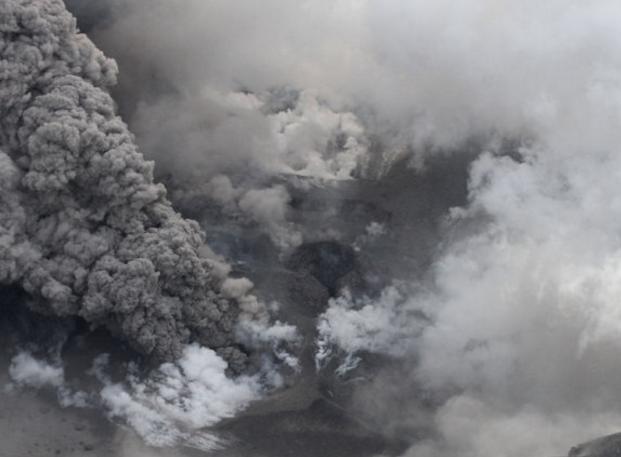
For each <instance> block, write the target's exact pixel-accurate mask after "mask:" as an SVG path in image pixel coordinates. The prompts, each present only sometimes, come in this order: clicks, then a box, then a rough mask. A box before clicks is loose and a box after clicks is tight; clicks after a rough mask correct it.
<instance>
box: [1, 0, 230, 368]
mask: <svg viewBox="0 0 621 457" xmlns="http://www.w3.org/2000/svg"><path fill="white" fill-rule="evenodd" d="M116 73H117V68H116V65H115V63H114V62H113V61H112V60H110V59H107V58H106V57H105V56H104V55H103V54H102V53H101V52H100V51H99V50H98V49H97V48H96V47H95V46H94V45H93V44H92V43H91V41H90V40H89V39H88V38H87V37H86V36H85V35H83V34H80V33H78V31H77V30H76V24H75V20H74V18H73V17H72V16H71V15H70V14H69V13H68V12H67V11H66V9H65V6H64V4H63V2H62V1H61V0H3V1H2V2H0V284H3V285H17V286H19V287H21V288H22V289H23V290H24V291H25V292H27V294H28V295H29V297H30V299H29V301H28V303H29V306H31V308H32V309H34V310H36V311H38V312H40V313H45V314H49V315H56V316H79V317H81V318H83V319H85V320H86V321H87V322H89V323H91V324H92V325H95V326H97V325H103V326H106V327H107V328H109V329H110V330H111V331H113V332H114V333H115V334H117V335H119V336H121V337H122V338H124V339H125V340H127V341H128V342H129V343H130V344H131V345H132V346H133V347H135V348H136V349H138V350H140V351H141V352H143V353H145V354H151V355H154V356H156V357H158V358H164V359H168V358H171V357H174V356H175V355H178V354H179V352H180V348H181V346H182V345H183V344H184V343H186V342H188V341H189V340H191V339H198V340H199V341H200V342H201V343H203V344H206V345H208V346H210V347H214V348H224V347H227V346H228V345H229V344H230V343H231V336H230V335H231V333H232V332H231V330H232V327H233V325H234V322H235V320H236V313H237V311H236V306H235V304H234V303H233V302H231V301H229V300H226V299H224V298H222V297H220V296H219V295H218V293H217V292H216V290H217V288H218V284H219V279H218V278H216V275H214V274H213V273H212V271H213V269H212V265H211V263H210V262H209V260H208V259H206V258H203V257H202V256H201V255H200V253H199V252H200V251H201V246H202V245H203V241H204V240H203V234H202V232H201V231H200V229H199V227H198V225H197V224H196V223H195V222H193V221H190V220H186V219H183V218H182V217H181V216H180V215H179V214H178V213H177V212H175V211H174V210H173V208H172V206H171V204H170V202H169V201H168V199H167V198H166V191H165V189H164V187H163V186H161V185H158V184H155V183H154V181H153V164H152V163H150V162H147V161H145V160H144V158H143V156H142V154H141V153H140V152H139V151H138V150H137V148H136V145H135V143H134V139H133V136H132V135H131V133H130V132H129V131H128V129H127V127H126V125H125V124H124V123H123V122H122V121H121V119H120V118H119V117H118V116H117V115H116V114H115V105H114V103H113V101H112V99H111V97H110V95H109V94H108V87H109V86H111V85H113V84H114V83H115V81H116ZM174 153H175V151H171V154H174Z"/></svg>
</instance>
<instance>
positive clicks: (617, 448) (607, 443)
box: [569, 433, 621, 457]
mask: <svg viewBox="0 0 621 457" xmlns="http://www.w3.org/2000/svg"><path fill="white" fill-rule="evenodd" d="M569 457H621V433H615V434H614V435H608V436H604V437H603V438H598V439H596V440H593V441H589V442H587V443H583V444H580V445H578V446H575V447H573V448H571V450H570V451H569Z"/></svg>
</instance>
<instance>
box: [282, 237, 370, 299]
mask: <svg viewBox="0 0 621 457" xmlns="http://www.w3.org/2000/svg"><path fill="white" fill-rule="evenodd" d="M287 266H288V267H289V268H290V269H291V270H293V271H298V272H306V273H308V274H310V275H311V276H313V277H314V278H316V279H317V281H319V282H320V283H321V284H323V286H324V287H326V288H327V289H328V291H329V292H330V294H331V295H335V294H336V293H337V292H338V289H339V285H340V284H339V283H340V280H341V279H342V278H343V277H345V276H346V275H350V276H351V274H352V272H355V271H356V270H357V269H358V260H357V258H356V253H355V251H354V250H353V249H352V248H351V247H350V246H346V245H343V244H340V243H337V242H336V241H319V242H315V243H306V244H303V245H302V246H300V247H299V248H298V249H296V251H295V252H294V253H293V254H292V255H291V257H290V258H289V261H288V262H287Z"/></svg>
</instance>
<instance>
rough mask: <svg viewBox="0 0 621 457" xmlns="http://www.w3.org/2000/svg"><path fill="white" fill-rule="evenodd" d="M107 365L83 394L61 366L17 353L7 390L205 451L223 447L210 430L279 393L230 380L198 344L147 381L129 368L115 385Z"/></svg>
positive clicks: (153, 441) (258, 383)
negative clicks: (51, 397)
mask: <svg viewBox="0 0 621 457" xmlns="http://www.w3.org/2000/svg"><path fill="white" fill-rule="evenodd" d="M108 364H109V356H108V355H107V354H102V355H100V356H98V357H97V358H95V359H94V360H93V366H92V368H91V370H90V372H89V373H90V374H91V375H93V376H95V377H96V379H97V381H98V382H99V384H100V386H101V387H100V388H95V387H91V388H90V389H89V390H88V391H86V392H85V391H80V390H76V389H75V388H73V387H72V383H71V382H70V381H68V380H67V379H66V376H65V370H64V366H63V363H62V361H61V360H58V361H49V360H46V359H43V358H36V357H34V356H33V355H32V354H30V353H28V352H19V353H18V354H17V355H15V356H14V357H13V359H12V361H11V365H10V367H9V375H10V378H11V380H12V382H13V384H12V385H9V387H11V388H14V387H15V386H19V387H30V388H35V389H41V388H50V389H52V390H54V391H55V392H56V394H57V396H58V399H59V401H60V404H61V405H62V406H63V407H74V408H94V407H98V408H102V409H103V410H104V411H105V412H106V414H107V415H108V416H109V417H110V418H112V419H113V420H117V421H120V422H121V423H123V424H126V425H128V426H129V427H131V429H132V430H133V431H134V432H135V433H136V434H137V435H138V436H140V437H141V438H142V439H143V440H144V442H145V443H146V444H148V445H150V446H154V447H167V448H170V447H173V446H176V445H180V444H181V445H183V446H186V447H191V448H196V449H200V450H204V451H209V450H213V449H216V448H220V447H222V445H223V444H224V441H223V440H222V439H221V438H219V437H218V436H217V435H216V434H215V433H213V432H210V431H209V429H208V427H210V426H213V425H215V424H216V423H218V422H220V421H221V420H222V419H226V418H229V417H232V416H233V415H235V414H236V413H237V412H239V411H240V410H242V409H243V408H245V407H246V406H247V405H248V404H249V403H250V402H251V401H253V400H257V399H259V398H260V397H261V395H262V394H263V393H264V392H265V391H266V389H267V388H274V387H277V386H276V385H268V384H266V383H265V382H264V381H262V380H261V379H260V377H261V375H255V376H240V377H238V378H236V379H231V378H229V377H227V375H226V370H227V368H228V365H227V363H226V362H225V361H224V360H223V359H222V358H220V357H219V356H218V355H217V354H216V353H215V352H214V351H213V350H211V349H207V348H204V347H200V346H198V345H196V344H193V345H189V346H186V347H184V349H183V353H182V356H181V357H180V358H179V359H178V360H176V361H175V362H174V363H172V362H168V363H164V364H162V365H160V366H159V367H158V368H157V369H156V370H153V371H152V372H150V373H149V374H148V376H146V377H145V376H144V375H142V376H139V375H138V373H137V372H136V367H134V368H133V369H131V367H130V370H129V373H128V375H127V377H126V378H125V379H122V380H121V381H120V382H113V381H112V380H111V378H110V375H109V374H108V371H109V367H108Z"/></svg>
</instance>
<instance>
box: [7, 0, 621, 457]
mask: <svg viewBox="0 0 621 457" xmlns="http://www.w3.org/2000/svg"><path fill="white" fill-rule="evenodd" d="M66 4H67V6H68V7H69V8H70V9H71V10H72V11H74V12H75V13H76V14H77V15H78V17H79V19H80V21H81V26H82V27H83V28H84V29H86V30H87V31H88V34H89V37H90V38H91V39H93V40H94V42H96V43H97V46H98V47H100V48H101V49H103V50H104V52H106V54H109V55H111V56H113V57H114V58H115V59H116V60H117V61H118V63H119V66H120V68H121V73H120V76H119V81H118V84H116V83H117V81H116V79H117V69H116V64H115V63H114V62H113V61H112V60H110V59H108V58H106V57H104V55H103V54H102V52H101V51H99V50H98V49H97V48H96V47H95V46H94V45H93V43H92V42H91V41H90V40H89V38H87V37H86V36H85V35H83V34H81V33H79V32H78V31H77V29H76V25H75V21H74V19H73V18H72V16H71V15H70V14H69V13H67V12H66V10H65V6H64V5H63V3H62V2H61V1H60V0H4V2H3V3H2V4H0V33H1V36H0V102H1V103H0V110H1V116H0V186H1V194H0V283H2V284H6V285H19V286H20V287H21V288H23V289H24V290H25V291H26V292H27V293H28V303H27V304H28V306H29V307H30V308H31V309H32V310H34V311H36V312H38V313H43V314H51V315H57V316H75V317H80V318H82V319H84V320H85V321H86V322H88V323H89V324H91V325H93V326H105V327H106V328H108V329H109V330H110V331H112V332H113V333H114V334H115V335H118V336H119V337H121V338H122V339H124V340H125V341H127V342H129V343H130V344H131V345H132V346H133V347H134V348H136V349H137V350H139V351H140V352H142V353H144V354H148V355H154V356H156V357H157V358H158V360H160V361H165V362H166V363H164V364H163V365H160V367H159V368H158V369H156V370H154V371H153V372H152V373H151V374H150V376H149V377H147V378H146V379H142V378H140V379H139V378H138V377H132V375H131V373H130V374H129V375H128V377H127V378H126V379H124V380H123V382H122V383H113V382H112V381H110V380H109V379H107V378H106V377H105V376H99V379H100V381H101V383H102V384H103V387H102V389H103V390H101V391H100V392H98V394H97V395H96V397H97V400H96V403H98V404H100V405H103V407H104V408H106V410H107V411H108V412H109V413H110V414H111V415H113V416H115V415H116V416H121V417H124V418H125V420H126V421H127V422H128V423H130V424H131V425H132V426H133V427H134V428H135V429H136V430H138V432H139V434H141V435H142V436H143V438H144V439H145V440H147V441H149V439H150V437H151V438H153V437H157V434H158V430H161V429H162V428H166V429H169V430H172V432H171V433H172V434H171V435H162V436H161V438H162V439H163V440H165V441H166V440H168V441H166V442H165V443H159V444H165V445H174V444H177V443H178V442H179V441H184V440H186V441H187V440H189V441H192V440H195V441H196V442H197V443H199V444H197V447H201V446H202V448H209V446H211V445H212V444H213V443H215V442H216V441H217V439H216V438H212V437H211V435H209V433H207V434H205V435H201V434H200V433H198V435H195V434H194V432H195V431H196V430H199V429H200V428H201V427H204V426H210V425H213V424H215V423H216V422H217V421H218V420H219V419H221V418H224V417H227V418H229V417H233V416H235V414H236V413H238V411H240V410H241V409H242V408H243V407H245V406H246V405H247V404H248V403H249V402H251V401H253V400H256V399H257V398H259V397H261V395H262V394H263V393H264V390H265V385H264V384H268V385H270V386H279V387H283V386H285V384H287V382H284V381H283V379H282V378H280V377H279V374H278V368H275V367H274V366H273V365H271V364H270V363H271V362H265V360H267V359H270V357H271V359H270V360H273V359H274V358H275V359H277V364H281V365H287V366H288V367H289V368H290V369H291V370H292V371H293V372H295V373H296V375H297V376H299V377H298V378H296V379H297V381H298V382H300V384H301V385H305V384H304V382H308V383H309V384H310V383H311V381H309V379H310V380H312V382H315V381H316V380H317V379H320V380H321V381H325V383H326V385H327V386H328V387H326V388H325V389H324V391H327V392H328V394H325V396H328V397H330V401H333V402H336V403H339V402H340V403H339V407H340V408H342V409H343V410H344V411H345V412H346V414H348V415H349V416H351V417H355V420H356V421H357V422H358V423H360V424H363V425H364V426H366V427H369V428H372V429H374V430H379V432H380V433H381V434H382V436H384V437H386V438H387V439H389V440H394V441H395V442H398V443H399V444H400V446H401V448H400V450H399V452H397V453H401V454H402V455H403V456H404V457H531V456H534V455H542V456H546V455H549V456H552V455H564V454H567V451H568V449H569V448H570V447H571V446H572V445H573V444H576V443H578V442H580V441H584V440H588V439H592V438H595V437H597V436H602V435H605V434H609V433H613V432H618V431H619V428H620V427H621V413H620V411H621V410H620V406H619V405H620V401H621V391H620V390H619V387H618V382H617V379H619V377H620V376H621V364H620V363H619V357H618V354H619V350H620V349H621V312H620V311H619V310H620V309H621V308H620V307H619V298H618V297H619V295H620V292H621V286H620V284H621V244H620V241H621V239H620V236H619V234H620V233H621V222H620V221H621V204H620V200H619V197H618V196H617V194H618V187H619V182H620V178H621V155H620V154H619V150H618V149H619V144H621V133H620V130H619V125H620V124H621V57H620V56H621V34H620V33H619V31H618V30H619V23H620V21H621V6H620V5H619V4H617V2H614V1H611V0H595V1H592V2H577V1H570V2H567V1H560V0H551V1H548V2H546V3H545V5H542V4H541V2H536V1H534V0H526V1H523V2H519V3H516V2H511V1H509V0H500V1H496V0H459V1H448V0H438V1H424V0H411V1H407V2H406V1H403V0H385V1H382V2H381V4H380V3H379V2H372V1H370V0H336V1H330V2H328V1H321V0H320V1H314V2H309V1H300V2H289V1H285V0H265V1H262V2H256V3H247V2H244V3H242V2H231V1H228V0H209V1H204V0H189V1H179V0H153V1H146V0H108V1H106V2H98V1H97V2H96V1H86V0H85V1H82V0H67V2H66ZM128 44H131V45H128ZM115 84H116V85H115ZM109 91H111V92H112V96H113V97H114V100H116V102H117V103H118V104H119V111H120V113H121V114H122V115H123V116H124V118H125V119H126V120H127V122H128V124H129V126H130V128H131V131H132V132H134V134H135V135H136V136H135V137H134V136H133V135H132V134H131V133H129V130H128V128H127V126H126V125H125V124H124V123H123V122H122V121H121V120H120V118H119V117H118V116H117V115H116V114H115V104H114V102H113V99H112V96H111V95H110V94H109ZM137 145H139V146H140V150H141V151H144V154H145V156H146V157H147V158H148V159H152V160H154V161H155V165H154V164H153V163H152V162H148V161H146V160H145V158H143V156H142V154H141V153H140V152H138V146H137ZM439 164H440V165H439ZM442 164H444V165H442ZM447 164H448V165H447ZM442 166H444V167H445V168H441V167H442ZM438 169H440V170H450V171H446V173H447V174H448V177H446V176H445V177H444V178H443V179H444V180H443V179H440V178H438V177H437V175H434V174H433V173H434V172H436V171H437V170H438ZM455 170H457V171H455ZM154 175H155V176H156V178H157V180H161V181H163V182H164V183H165V184H166V185H167V187H168V189H169V194H168V195H169V196H167V193H166V190H165V189H164V187H163V185H161V184H155V180H154ZM453 179H454V180H455V183H449V184H446V180H448V181H451V180H453ZM460 180H463V182H465V183H466V184H465V186H464V188H463V189H461V187H459V186H460V184H459V183H460V182H461V181H460ZM443 186H444V187H443ZM452 186H453V187H452ZM455 189H457V190H455ZM455 192H457V193H460V195H459V196H458V197H459V198H453V193H455ZM169 199H170V200H169ZM171 201H172V202H173V203H174V205H175V208H178V209H179V210H180V211H183V213H184V214H186V213H188V214H192V216H193V217H194V216H196V219H198V220H199V222H200V224H201V225H202V228H203V229H204V230H205V233H204V232H203V231H202V230H201V228H200V227H199V225H198V224H197V223H195V222H192V221H190V220H189V219H186V218H184V217H182V216H181V215H180V214H179V213H177V212H176V210H175V209H173V206H172V205H173V203H171ZM207 239H209V245H210V246H211V247H208V246H207V245H206V244H205V241H206V240H207ZM220 254H222V255H223V256H224V257H227V258H226V259H223V258H222V257H220V256H219V255H220ZM236 255H237V256H239V257H240V258H237V259H235V256H236ZM227 262H230V263H231V265H233V266H232V267H231V266H229V265H228V264H227ZM245 273H250V274H251V276H252V275H254V276H255V277H256V278H258V280H259V281H258V282H257V284H258V287H257V289H258V290H257V296H254V295H250V291H251V290H252V288H253V286H254V283H253V282H254V281H255V277H251V279H252V281H253V282H251V281H250V280H249V279H246V278H245V277H244V278H242V277H241V276H243V275H244V274H245ZM266 278H267V279H266ZM283 278H284V279H283ZM279 281H281V282H282V281H290V282H294V284H293V286H290V287H292V288H293V289H296V290H295V292H296V293H297V294H298V295H295V294H293V293H290V294H289V295H287V294H286V293H285V294H284V296H285V300H282V301H283V303H280V304H277V303H273V304H265V303H266V301H269V300H267V299H271V298H273V297H272V295H271V294H272V293H273V295H275V296H277V295H278V293H279V292H282V291H280V289H279V287H280V286H279ZM272 289H273V290H272ZM286 292H287V293H289V292H291V291H290V289H287V290H286ZM281 295H282V294H281ZM259 296H260V297H259ZM258 297H259V298H258ZM264 298H266V300H265V301H264V300H263V299H264ZM280 298H282V297H280ZM275 301H278V300H275ZM300 309H302V311H299V310H300ZM274 314H275V315H277V316H278V317H279V318H281V319H282V320H283V321H284V320H285V317H291V316H293V317H294V320H295V321H296V324H299V328H298V329H296V328H295V327H294V326H292V325H288V324H283V323H281V322H276V323H275V324H274V323H273V319H272V316H273V315H274ZM299 332H301V333H302V335H301V339H300V334H299ZM282 341H289V342H298V343H299V342H300V341H301V342H302V348H301V349H300V354H296V355H299V356H300V357H299V358H297V357H294V356H293V355H291V354H289V353H288V352H287V350H288V349H289V348H288V347H287V348H285V349H283V347H282V346H279V344H280V342H282ZM192 342H195V343H192ZM199 344H200V345H202V346H199ZM250 348H251V349H252V350H254V351H255V353H254V354H250V356H251V357H253V356H254V357H255V358H257V359H261V360H262V362H261V363H259V365H261V369H260V370H259V372H258V374H257V373H254V374H244V375H243V376H241V377H238V378H235V379H232V378H229V377H227V376H226V372H227V369H229V368H233V371H235V372H241V371H243V370H244V368H247V364H246V358H247V354H246V353H245V352H243V351H242V349H244V350H246V351H248V352H252V351H251V350H250ZM214 351H215V352H214ZM221 357H222V358H224V359H226V361H228V362H229V365H227V363H226V362H225V361H224V360H222V358H221ZM196 370H198V371H196ZM11 376H12V379H13V380H14V382H15V383H17V384H23V385H30V386H34V387H40V386H43V385H51V386H52V387H53V388H55V389H57V390H58V389H60V392H61V393H63V394H64V397H63V398H66V399H68V400H67V401H73V400H75V401H82V400H84V395H82V393H81V392H77V393H73V392H71V391H69V390H67V388H65V387H64V385H65V383H66V380H65V376H64V374H63V372H62V370H61V369H60V368H59V366H57V365H54V366H46V365H45V364H43V363H42V362H40V361H38V360H36V359H34V358H32V356H29V355H28V354H21V353H20V354H18V355H17V356H16V358H14V359H13V363H12V365H11ZM266 378H270V379H271V381H269V382H265V379H266ZM300 378H303V381H300ZM289 381H290V382H295V380H294V381H291V380H288V382H289ZM285 387H290V386H285ZM322 387H323V386H322ZM63 389H64V390H63ZM300 389H302V388H300ZM343 391H345V392H346V394H343V395H342V398H341V397H339V395H341V392H343ZM60 396H61V394H60V393H59V397H60ZM220 396H222V397H220ZM220 400H222V402H220ZM145 418H146V419H145ZM149 418H150V419H149ZM142 419H145V421H144V422H143V421H142ZM179 424H181V425H179ZM201 440H203V441H201ZM214 440H216V441H214ZM200 443H203V444H200ZM154 444H158V443H154ZM579 449H583V448H579ZM576 452H582V451H581V450H580V451H576Z"/></svg>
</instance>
